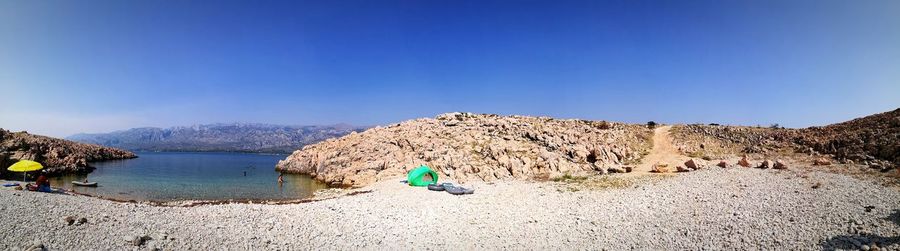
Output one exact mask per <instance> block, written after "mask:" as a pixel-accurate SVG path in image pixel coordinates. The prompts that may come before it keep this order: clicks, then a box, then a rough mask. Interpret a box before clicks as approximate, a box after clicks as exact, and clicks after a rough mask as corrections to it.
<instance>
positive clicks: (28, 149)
mask: <svg viewBox="0 0 900 251" xmlns="http://www.w3.org/2000/svg"><path fill="white" fill-rule="evenodd" d="M135 157H137V156H135V155H134V154H133V153H131V152H128V151H123V150H119V149H115V148H109V147H102V146H98V145H91V144H84V143H78V142H72V141H68V140H63V139H56V138H50V137H45V136H39V135H32V134H28V133H27V132H10V131H7V130H4V129H0V167H2V168H0V176H4V177H5V176H9V175H10V174H9V171H7V170H6V168H7V167H9V166H10V165H12V164H13V163H15V162H16V161H19V160H23V159H27V160H34V161H37V162H40V163H41V164H43V165H44V167H45V170H47V171H48V172H50V173H70V172H86V171H90V170H91V169H92V168H91V167H90V165H89V162H93V161H103V160H114V159H128V158H135Z"/></svg>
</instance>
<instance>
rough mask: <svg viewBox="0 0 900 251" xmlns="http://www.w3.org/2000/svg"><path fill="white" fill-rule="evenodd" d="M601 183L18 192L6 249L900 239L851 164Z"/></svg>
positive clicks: (710, 244) (3, 211)
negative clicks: (124, 198) (228, 200)
mask: <svg viewBox="0 0 900 251" xmlns="http://www.w3.org/2000/svg"><path fill="white" fill-rule="evenodd" d="M656 177H665V176H656ZM614 178H615V177H614ZM598 182H610V179H609V178H606V179H602V180H601V179H588V180H585V181H577V182H572V183H565V182H520V181H512V182H499V183H495V184H473V185H472V186H474V187H475V188H477V191H476V193H475V194H473V195H466V196H453V195H450V194H447V193H442V192H432V191H427V190H426V189H424V188H410V187H407V186H405V185H404V184H402V183H400V182H399V179H398V180H391V181H385V182H380V183H376V184H374V185H372V186H370V187H368V188H366V189H371V190H372V191H373V192H371V193H364V194H358V195H353V196H346V197H340V198H336V199H330V200H324V201H317V202H311V203H302V204H291V205H258V204H256V205H253V204H224V205H202V206H196V207H159V206H150V205H142V204H134V203H120V202H112V201H106V200H101V199H97V198H89V197H83V196H69V195H54V194H42V193H34V192H21V191H12V190H8V189H5V190H0V250H7V249H18V248H21V247H23V246H28V245H31V244H32V243H33V242H38V243H40V244H43V245H44V246H46V247H47V248H48V249H51V250H108V249H113V250H129V249H139V250H148V249H153V248H160V249H165V250H169V249H172V250H185V249H201V250H209V249H215V250H220V249H227V250H243V249H254V250H256V249H280V250H299V249H303V250H306V249H381V250H383V249H386V248H403V249H410V248H425V249H481V248H487V249H610V250H621V249H643V250H661V249H666V250H669V249H690V250H701V249H717V250H718V249H729V250H730V249H740V250H746V249H753V250H757V249H766V250H769V249H782V248H792V249H803V250H821V249H832V248H837V249H860V248H866V247H869V248H871V247H873V246H876V245H877V246H878V247H880V248H881V249H888V250H891V249H894V250H896V249H900V191H898V190H897V189H896V188H888V187H884V186H881V185H878V184H876V183H874V182H871V181H867V180H859V179H857V178H853V177H849V176H845V175H840V174H833V173H825V172H815V171H814V172H802V173H800V172H795V171H792V170H787V171H776V170H760V169H745V168H731V169H721V168H715V169H705V170H700V171H695V172H691V173H685V174H678V175H671V177H669V178H653V179H646V178H644V179H638V180H636V181H633V182H619V183H617V184H629V185H627V187H626V188H602V189H598V188H596V187H603V186H602V184H599V186H598V184H595V183H598ZM816 184H818V185H816ZM814 186H815V187H817V188H813V187H814ZM867 208H868V209H867ZM67 216H74V218H73V220H75V221H76V222H75V223H74V224H72V225H69V224H68V223H67V222H66V221H65V220H64V218H65V217H67ZM82 217H83V218H85V219H86V220H87V222H86V223H84V224H79V223H77V221H78V218H82ZM132 236H146V237H149V238H150V239H148V240H146V241H144V242H143V243H142V244H141V245H139V246H134V245H133V244H132V243H128V242H126V239H132V238H133V237H132ZM864 245H865V247H864Z"/></svg>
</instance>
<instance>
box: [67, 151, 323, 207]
mask: <svg viewBox="0 0 900 251" xmlns="http://www.w3.org/2000/svg"><path fill="white" fill-rule="evenodd" d="M136 154H137V155H138V158H136V159H128V160H115V161H105V162H97V163H92V165H93V166H95V167H97V169H96V170H94V171H93V172H91V173H90V174H86V175H85V174H73V175H65V176H61V177H55V178H53V179H51V185H53V186H54V187H63V188H65V189H72V190H74V191H76V192H79V193H85V194H91V195H98V196H102V197H106V198H113V199H124V200H152V201H175V200H229V199H234V200H243V199H254V200H258V199H265V200H280V199H298V198H305V197H309V196H311V195H312V194H313V192H315V191H316V190H318V189H322V188H325V187H326V186H325V185H324V184H322V183H320V182H316V181H315V180H313V179H311V178H309V177H307V176H303V175H294V174H285V175H284V181H285V182H284V183H283V184H279V183H278V182H277V180H278V174H279V173H278V172H276V171H275V164H276V163H278V161H279V160H281V159H284V158H285V157H286V156H285V155H267V154H251V153H185V152H138V153H136ZM85 178H87V179H88V180H89V181H91V182H97V183H98V184H99V186H98V187H80V186H73V185H72V183H71V182H72V181H75V180H78V181H80V180H84V179H85Z"/></svg>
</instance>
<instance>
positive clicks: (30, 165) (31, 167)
mask: <svg viewBox="0 0 900 251" xmlns="http://www.w3.org/2000/svg"><path fill="white" fill-rule="evenodd" d="M43 168H44V166H42V165H41V163H37V162H34V161H31V160H20V161H19V162H16V163H15V164H13V165H11V166H9V168H7V169H6V170H10V171H13V172H22V182H25V174H27V173H28V172H31V171H37V170H41V169H43Z"/></svg>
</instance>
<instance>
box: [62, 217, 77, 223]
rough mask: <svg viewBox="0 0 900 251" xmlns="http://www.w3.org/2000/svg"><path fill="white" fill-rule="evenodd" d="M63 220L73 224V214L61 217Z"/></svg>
mask: <svg viewBox="0 0 900 251" xmlns="http://www.w3.org/2000/svg"><path fill="white" fill-rule="evenodd" d="M63 221H64V222H66V224H67V225H72V224H75V216H66V217H65V218H63Z"/></svg>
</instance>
